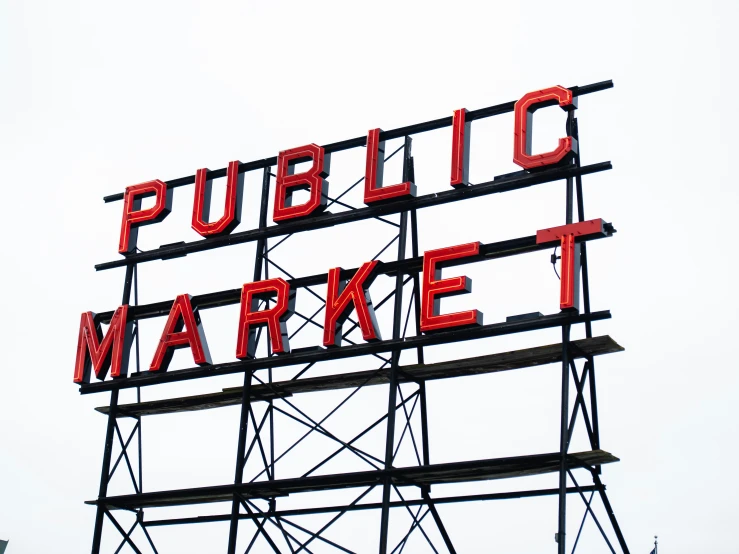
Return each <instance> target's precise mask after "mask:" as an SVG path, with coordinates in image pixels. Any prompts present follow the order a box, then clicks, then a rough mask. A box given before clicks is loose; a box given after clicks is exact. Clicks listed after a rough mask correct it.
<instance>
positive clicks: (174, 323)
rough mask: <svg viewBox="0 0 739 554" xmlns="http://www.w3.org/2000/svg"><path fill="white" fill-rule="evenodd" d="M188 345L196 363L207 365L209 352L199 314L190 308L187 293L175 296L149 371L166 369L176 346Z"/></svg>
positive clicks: (183, 346)
mask: <svg viewBox="0 0 739 554" xmlns="http://www.w3.org/2000/svg"><path fill="white" fill-rule="evenodd" d="M183 329H184V330H183ZM188 346H189V347H190V350H191V351H192V358H193V360H194V361H195V363H196V364H198V365H208V364H210V363H211V361H210V352H209V351H208V343H207V342H206V340H205V333H204V332H203V326H202V324H201V322H200V314H196V313H194V312H193V310H192V304H191V303H190V295H189V294H180V295H179V296H178V297H177V298H175V300H174V303H173V304H172V309H171V310H170V311H169V317H168V318H167V323H166V324H165V325H164V331H162V338H160V339H159V345H158V346H157V351H156V352H155V353H154V359H153V360H152V361H151V365H150V366H149V370H150V371H160V370H161V371H167V367H168V366H169V362H171V361H172V355H173V354H174V351H175V350H176V349H178V348H185V347H188Z"/></svg>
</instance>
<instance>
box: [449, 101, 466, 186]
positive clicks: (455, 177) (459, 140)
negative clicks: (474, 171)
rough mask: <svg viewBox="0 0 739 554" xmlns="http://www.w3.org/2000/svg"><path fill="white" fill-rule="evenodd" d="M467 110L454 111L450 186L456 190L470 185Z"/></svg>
mask: <svg viewBox="0 0 739 554" xmlns="http://www.w3.org/2000/svg"><path fill="white" fill-rule="evenodd" d="M466 119H467V110H465V109H464V108H462V109H461V110H454V116H453V117H452V176H451V181H450V184H451V185H452V186H453V187H454V188H460V187H466V186H467V185H469V184H470V181H469V173H470V136H471V135H470V131H471V125H470V123H471V122H469V121H466Z"/></svg>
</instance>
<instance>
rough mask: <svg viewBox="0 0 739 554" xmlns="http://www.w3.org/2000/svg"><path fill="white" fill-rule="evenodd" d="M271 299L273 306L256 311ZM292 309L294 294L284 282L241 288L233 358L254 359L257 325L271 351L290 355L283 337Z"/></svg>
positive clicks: (257, 283) (285, 334) (254, 284)
mask: <svg viewBox="0 0 739 554" xmlns="http://www.w3.org/2000/svg"><path fill="white" fill-rule="evenodd" d="M271 299H274V301H275V305H274V306H272V307H271V308H267V309H264V310H260V309H259V307H260V304H261V303H264V304H266V303H267V301H268V300H271ZM294 310H295V291H291V290H290V285H289V284H288V283H287V281H285V280H284V279H279V278H277V279H266V280H264V281H258V282H256V283H247V284H245V285H244V286H243V287H242V288H241V311H240V315H239V337H238V342H237V344H236V357H237V358H239V359H240V360H243V359H246V358H254V357H255V356H256V343H257V341H256V335H257V329H256V328H257V327H258V326H259V325H266V326H267V331H268V332H269V339H270V343H271V346H272V352H274V353H275V354H283V353H288V352H290V344H289V342H288V336H287V325H286V323H287V320H288V319H289V318H290V316H292V315H293V312H294Z"/></svg>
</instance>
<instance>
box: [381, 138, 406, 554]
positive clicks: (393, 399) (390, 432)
mask: <svg viewBox="0 0 739 554" xmlns="http://www.w3.org/2000/svg"><path fill="white" fill-rule="evenodd" d="M412 164H413V159H412V158H411V137H409V136H407V137H405V145H404V147H403V181H404V182H405V181H408V180H410V178H411V174H412V169H411V168H412ZM407 230H408V212H407V211H405V212H401V214H400V229H399V230H398V260H403V259H405V243H406V237H407ZM402 318H403V274H402V272H398V275H397V276H396V278H395V302H394V306H393V340H395V339H399V338H400V333H401V329H402ZM399 361H400V350H393V352H392V358H391V362H390V391H389V393H388V404H387V410H388V413H387V435H386V437H385V471H387V470H389V469H390V468H392V466H393V452H394V446H395V405H396V403H397V396H398V365H399ZM390 488H391V483H390V477H388V476H386V477H385V478H384V482H383V485H382V514H381V516H380V554H387V539H388V530H389V524H390Z"/></svg>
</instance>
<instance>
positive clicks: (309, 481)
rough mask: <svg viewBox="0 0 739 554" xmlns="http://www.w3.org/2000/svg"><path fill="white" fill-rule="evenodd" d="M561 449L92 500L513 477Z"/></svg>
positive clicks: (152, 502) (112, 503)
mask: <svg viewBox="0 0 739 554" xmlns="http://www.w3.org/2000/svg"><path fill="white" fill-rule="evenodd" d="M568 459H569V460H570V463H571V465H573V466H578V465H579V466H581V467H588V468H592V467H594V466H599V465H602V464H608V463H612V462H617V461H619V460H618V458H616V457H615V456H613V455H612V454H610V453H608V452H604V451H603V450H593V451H588V452H579V453H576V454H568ZM559 464H560V455H559V452H552V453H551V454H535V455H533V456H514V457H510V458H496V459H492V460H476V461H467V462H454V463H448V464H434V465H428V466H414V467H404V468H393V469H389V470H378V471H361V472H355V473H340V474H333V475H317V476H312V477H298V478H294V479H278V480H275V481H259V482H253V483H243V484H240V485H233V484H232V485H220V486H215V487H200V488H194V489H182V490H172V491H158V492H147V493H143V494H129V495H125V496H109V497H107V498H101V499H99V500H89V501H88V502H87V504H95V505H103V506H106V507H107V508H110V509H123V510H135V509H138V508H161V507H166V506H184V505H190V504H207V503H210V502H228V501H230V500H232V499H233V497H234V495H236V494H238V495H240V496H243V497H244V498H273V497H281V496H286V495H289V494H295V493H301V492H315V491H327V490H336V489H346V488H354V487H370V486H375V485H382V483H383V482H384V480H386V479H388V478H389V479H390V482H391V483H392V484H393V485H395V486H398V487H408V486H416V487H419V486H420V487H422V486H424V485H438V484H450V483H467V482H470V481H490V480H493V479H506V478H509V477H527V476H531V475H540V474H542V473H554V472H557V471H559Z"/></svg>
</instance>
